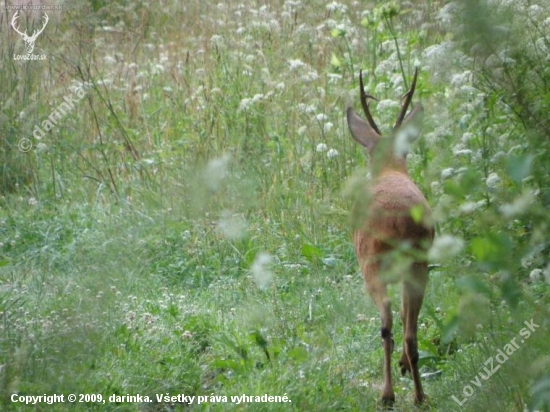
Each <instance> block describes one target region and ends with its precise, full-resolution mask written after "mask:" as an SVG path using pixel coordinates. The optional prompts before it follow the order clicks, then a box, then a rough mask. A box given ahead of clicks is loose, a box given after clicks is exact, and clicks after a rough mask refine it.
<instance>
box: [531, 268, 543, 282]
mask: <svg viewBox="0 0 550 412" xmlns="http://www.w3.org/2000/svg"><path fill="white" fill-rule="evenodd" d="M543 276H544V272H543V271H542V269H533V270H532V271H531V273H529V279H531V280H533V281H537V280H542V278H543Z"/></svg>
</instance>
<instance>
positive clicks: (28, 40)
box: [11, 10, 50, 54]
mask: <svg viewBox="0 0 550 412" xmlns="http://www.w3.org/2000/svg"><path fill="white" fill-rule="evenodd" d="M18 17H19V10H17V11H16V12H15V14H14V15H13V18H12V19H11V27H13V29H14V30H15V31H16V32H17V33H19V34H20V35H21V37H22V38H23V40H24V41H25V43H27V46H26V48H27V54H31V53H32V51H33V50H34V42H36V38H37V37H38V35H39V34H40V33H42V32H43V31H44V29H45V28H46V24H48V21H49V20H50V18H49V17H48V15H47V14H46V13H44V25H43V26H42V28H41V29H40V30H35V31H34V32H33V33H32V36H29V35H28V34H27V30H25V31H24V32H21V31H20V30H19V26H17V27H16V26H15V25H16V23H17V18H18Z"/></svg>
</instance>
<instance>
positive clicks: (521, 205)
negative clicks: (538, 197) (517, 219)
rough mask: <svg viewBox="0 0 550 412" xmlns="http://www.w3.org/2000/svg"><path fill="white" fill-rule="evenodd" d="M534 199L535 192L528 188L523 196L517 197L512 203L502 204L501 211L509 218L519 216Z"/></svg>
mask: <svg viewBox="0 0 550 412" xmlns="http://www.w3.org/2000/svg"><path fill="white" fill-rule="evenodd" d="M534 201H535V194H534V193H533V192H532V191H530V190H528V191H526V192H525V193H523V194H522V195H521V196H519V197H517V198H515V199H514V201H513V202H512V203H507V204H505V205H502V206H501V207H500V212H501V213H502V214H503V215H504V217H507V218H511V217H514V216H518V215H521V214H523V213H525V212H526V211H527V210H528V209H529V206H531V205H532V204H533V202H534Z"/></svg>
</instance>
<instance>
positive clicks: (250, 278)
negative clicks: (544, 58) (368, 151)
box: [0, 0, 549, 411]
mask: <svg viewBox="0 0 550 412" xmlns="http://www.w3.org/2000/svg"><path fill="white" fill-rule="evenodd" d="M493 3H494V2H493ZM471 7H474V6H471ZM491 7H497V6H495V5H491ZM517 7H518V9H517V10H516V12H517V13H524V14H523V15H524V16H526V18H527V20H526V21H531V20H529V19H528V17H529V16H530V15H529V14H528V13H530V10H531V9H529V8H526V7H523V6H521V5H520V6H517ZM522 7H523V8H522ZM541 7H542V6H541ZM3 10H4V9H3ZM499 10H500V9H499ZM461 12H462V10H461V9H460V7H458V5H456V4H455V3H451V4H450V5H449V4H448V5H443V4H442V3H441V2H437V1H435V2H434V1H430V2H421V1H415V2H409V3H407V4H403V5H402V6H401V7H399V6H398V5H397V4H379V5H378V4H374V3H372V4H371V3H368V2H367V3H354V2H342V3H337V2H333V3H330V4H326V3H323V2H308V3H305V2H291V1H286V2H282V1H272V2H267V3H265V4H264V3H263V2H248V3H246V4H236V3H231V2H226V3H223V2H221V3H217V2H210V1H187V2H172V1H161V2H157V3H154V4H152V3H150V2H141V1H138V2H126V1H116V2H112V3H108V2H102V1H84V0H78V1H75V2H71V3H70V4H63V10H62V11H51V12H49V15H50V22H49V24H48V26H47V28H46V30H45V32H44V33H43V34H42V35H41V36H40V37H39V38H38V40H37V43H36V48H35V53H46V54H47V56H48V58H47V60H46V61H41V62H37V61H28V62H25V61H14V60H13V58H12V55H13V54H14V53H21V52H22V48H23V42H22V40H21V38H20V37H19V36H18V35H17V34H16V33H14V32H13V30H12V29H11V27H10V26H9V23H10V21H11V16H12V13H13V12H12V11H7V10H6V11H4V12H3V13H2V18H1V22H2V24H1V30H2V38H3V39H6V40H5V41H3V42H2V43H1V45H0V54H1V56H2V59H1V60H0V64H1V66H0V70H1V73H2V79H3V81H2V83H1V84H0V93H1V94H0V101H1V102H2V105H1V109H0V136H1V137H2V141H1V144H0V148H1V149H0V150H1V152H0V157H1V159H2V165H3V168H2V179H1V180H0V185H1V186H0V190H1V194H2V198H1V200H0V233H1V234H2V238H0V242H1V246H0V264H1V267H0V319H1V326H0V327H1V328H2V331H1V333H0V365H2V367H1V369H0V382H1V385H0V388H1V390H0V391H1V395H2V402H3V408H4V409H5V410H43V409H45V408H46V405H44V404H40V405H34V406H31V405H29V406H24V405H21V404H19V403H13V402H11V400H10V397H11V395H12V394H13V393H18V394H21V395H40V394H44V393H46V394H53V393H64V394H65V395H67V394H69V393H76V394H80V393H82V394H85V393H88V394H101V395H102V396H103V398H104V399H107V398H108V397H109V396H111V395H119V396H122V395H127V394H129V395H135V394H138V393H139V394H141V395H148V396H150V397H151V399H152V400H155V401H154V402H151V403H148V404H138V403H122V402H118V403H117V402H109V401H107V402H106V403H93V402H89V403H85V404H78V405H75V408H77V409H82V410H90V409H92V410H119V409H120V410H171V409H173V410H185V409H188V408H189V409H195V410H226V409H242V408H244V409H247V408H248V409H250V410H287V409H290V408H289V406H291V408H293V409H296V410H338V409H340V410H376V408H377V398H378V394H379V386H380V385H381V373H380V372H381V362H382V348H381V345H380V339H379V320H378V315H377V312H376V310H375V308H374V306H373V305H372V304H371V303H370V301H368V300H367V299H366V297H365V295H364V293H363V283H362V279H361V277H360V275H359V273H358V270H357V266H356V262H355V257H354V255H353V249H352V247H351V242H350V239H349V218H348V211H349V208H350V204H349V203H350V201H349V199H347V198H346V197H345V196H343V195H342V191H343V189H344V187H345V186H346V182H347V179H348V178H350V177H352V176H354V179H355V178H357V177H359V178H361V179H362V178H364V175H365V174H366V171H365V167H366V161H365V158H364V155H363V153H362V151H361V150H359V149H358V148H357V147H356V145H355V144H354V143H353V140H352V139H351V138H350V136H349V134H348V131H347V126H346V124H345V122H344V116H343V113H344V109H345V107H346V106H347V105H354V104H355V103H356V102H357V100H358V93H357V87H358V85H357V73H358V72H359V70H360V69H363V70H364V72H365V77H366V79H367V84H366V87H367V88H368V90H369V91H370V92H371V93H372V94H374V95H376V96H377V97H378V98H379V99H380V101H379V102H378V103H377V105H376V106H374V108H375V109H374V110H375V111H376V116H377V118H378V119H379V121H378V123H380V124H382V125H384V126H385V129H384V130H383V131H386V132H387V131H389V128H390V126H391V125H392V124H393V121H394V118H395V115H396V112H397V108H396V107H397V102H398V101H399V97H400V96H401V95H402V93H403V92H404V91H405V90H406V82H407V81H408V76H410V75H411V73H412V72H413V70H414V67H415V66H420V68H421V71H420V78H419V89H418V91H417V96H418V99H419V100H421V101H422V103H423V104H424V106H425V108H426V113H427V125H426V130H425V133H424V138H423V139H422V140H421V141H420V142H418V143H417V144H416V146H415V147H414V151H413V152H412V153H411V154H410V157H409V168H410V174H411V176H412V177H413V179H414V180H415V181H416V182H418V184H419V186H421V187H422V188H423V191H424V192H425V193H426V194H427V197H428V200H429V203H430V204H431V205H432V206H433V209H434V212H435V214H436V216H437V218H438V240H436V247H434V249H433V250H432V251H431V256H432V258H433V260H434V263H438V264H439V266H438V267H436V268H435V269H434V270H432V272H431V280H430V284H429V286H428V296H427V298H426V302H425V306H424V309H423V311H422V313H421V331H420V333H419V339H420V350H421V351H422V356H421V358H422V359H421V364H422V368H423V369H422V372H423V376H424V380H425V386H426V388H425V391H426V392H427V394H428V396H429V397H430V405H431V406H428V407H427V409H433V410H479V409H486V410H496V408H498V409H500V410H523V408H525V407H528V406H529V407H532V408H533V409H535V408H538V409H539V410H547V409H548V405H549V400H548V398H547V395H546V393H547V392H546V390H545V388H546V385H547V384H548V374H547V370H548V358H547V355H545V353H546V352H545V351H547V343H546V342H547V340H548V332H547V329H548V321H547V317H548V309H547V307H548V303H549V295H548V279H549V278H548V277H549V275H548V267H547V265H548V261H547V257H546V255H547V253H546V252H547V249H548V245H547V241H546V239H545V233H546V228H547V226H548V218H547V217H546V215H545V213H544V208H545V206H546V205H547V197H546V194H545V193H546V191H547V190H548V187H549V184H548V179H547V176H545V175H544V170H545V167H546V166H545V163H544V162H543V161H542V160H543V159H544V155H545V154H546V153H547V149H546V148H547V145H546V143H544V144H542V145H537V143H536V142H537V141H539V140H537V139H540V140H541V141H543V140H544V139H545V136H544V135H543V131H544V130H545V129H544V127H545V126H544V124H543V123H540V121H538V120H533V118H534V117H533V113H542V111H540V112H534V110H535V109H537V110H538V109H539V106H537V105H534V106H533V105H529V106H527V107H526V108H525V110H523V111H522V110H520V109H522V106H521V102H519V103H518V104H519V106H514V107H512V104H511V103H510V101H509V98H512V97H513V96H515V95H514V94H513V89H512V90H511V91H510V94H506V93H508V90H506V93H505V92H504V91H503V92H502V93H500V92H499V90H503V89H502V87H501V85H500V83H499V82H500V81H501V78H500V77H498V78H493V79H492V81H489V80H491V77H488V74H490V73H491V71H489V70H488V67H489V66H486V65H484V64H481V63H480V61H479V60H476V58H475V56H472V55H470V54H469V53H470V51H471V50H478V49H475V48H472V47H470V46H471V45H469V44H467V43H468V42H467V40H468V38H467V37H462V38H463V39H464V44H458V42H457V41H455V40H456V38H455V37H453V36H458V33H459V31H458V30H459V29H460V28H463V27H464V26H460V23H461V20H460V19H461V16H463V15H462V14H461ZM23 14H24V16H23V17H22V18H21V24H22V25H23V27H25V25H26V26H27V27H28V28H29V30H30V29H31V28H32V26H33V24H35V25H36V24H39V23H40V19H41V15H42V14H41V12H35V13H31V12H28V13H23ZM481 17H483V16H481V15H480V18H481ZM26 19H28V20H26ZM501 23H502V25H506V24H508V23H509V21H508V20H504V18H503V20H502V22H501ZM532 23H533V24H532V25H528V26H527V27H528V31H527V34H518V37H517V38H521V39H523V41H524V42H525V44H531V43H533V42H534V43H533V44H539V43H541V44H545V40H547V39H548V34H547V26H546V25H545V23H544V22H539V21H535V20H533V21H532ZM456 27H458V29H456V30H455V28H456ZM510 27H517V26H512V25H511V23H510ZM536 33H538V35H537V36H538V37H537V38H536V39H532V38H531V37H530V36H529V34H532V35H533V36H534V35H535V34H536ZM538 38H542V39H543V40H542V41H539V40H538ZM537 42H538V43H537ZM505 45H506V44H505V43H504V44H503V45H499V47H502V48H505ZM459 46H462V48H460V47H459ZM466 46H469V47H466ZM540 47H542V46H540ZM537 50H538V49H537ZM498 52H499V50H497V51H496V53H497V55H498ZM518 53H519V51H518ZM537 53H538V52H537ZM526 56H527V57H529V56H528V55H526ZM537 56H538V55H537ZM485 57H486V60H488V56H485ZM527 57H526V60H525V62H524V63H522V64H524V65H527V64H536V59H534V58H530V59H527ZM486 60H484V61H483V62H484V63H486ZM516 60H518V59H516ZM499 62H500V63H501V64H502V62H501V61H499V60H496V63H495V62H494V61H493V64H496V65H497V66H498V64H499ZM489 63H490V61H489ZM504 63H506V64H509V62H507V61H505V62H504ZM491 67H492V66H491ZM517 67H518V69H517V72H520V69H521V67H523V66H521V67H520V66H517ZM537 67H538V66H537ZM505 68H506V69H508V70H512V69H510V68H509V66H505ZM497 69H498V67H496V68H495V69H494V70H497ZM541 70H542V69H541ZM493 73H497V74H499V73H500V72H498V71H494V72H493ZM513 73H516V72H515V71H513ZM537 73H539V74H540V73H542V74H543V73H544V71H542V72H537ZM542 74H541V76H542ZM537 79H539V78H537ZM537 81H539V80H537ZM540 83H541V84H545V83H544V77H540ZM487 85H488V86H489V89H490V90H492V92H490V91H489V89H487V88H485V86H487ZM79 90H83V91H84V97H83V98H82V99H80V100H78V101H77V102H76V103H75V107H74V109H73V110H72V111H71V112H70V113H68V114H67V115H66V116H63V118H62V119H60V120H59V122H58V124H57V125H55V127H53V128H52V130H51V131H50V132H46V133H45V135H44V137H42V138H41V139H40V140H38V139H36V138H35V137H34V136H33V130H34V128H35V125H41V124H42V121H44V120H45V119H46V118H47V117H48V116H49V115H50V114H51V113H52V110H54V109H55V108H56V107H58V106H59V105H60V104H61V103H62V102H63V101H64V97H68V96H74V95H75V94H76V93H78V91H79ZM522 90H523V89H522ZM539 91H541V93H542V90H541V89H540V87H539V88H536V87H532V88H526V89H525V90H524V92H525V93H527V97H525V98H524V100H527V101H535V100H536V99H542V100H540V101H542V102H543V103H544V104H546V102H547V101H546V100H547V98H546V94H545V93H542V94H540V95H539V94H538V92H539ZM544 104H543V105H542V106H541V107H546V106H544ZM541 110H542V109H541ZM515 115H518V116H517V117H515ZM530 116H531V117H530ZM535 119H540V115H539V117H535ZM532 121H534V123H535V125H537V124H538V125H540V126H541V128H537V127H530V126H531V122H532ZM526 130H527V131H528V132H529V133H531V134H530V135H529V136H536V137H533V138H532V140H529V142H531V143H529V144H524V143H525V140H524V134H525V132H526ZM23 137H26V138H28V139H29V140H30V141H31V142H32V144H33V148H32V149H31V150H30V151H28V152H26V153H23V152H22V151H21V150H19V148H18V143H19V141H20V139H21V138H23ZM535 150H538V152H536V153H535V152H534V151H535ZM398 292H399V291H398V290H395V291H394V290H392V294H394V295H395V298H396V299H398V296H399V293H398ZM397 318H398V316H396V319H397ZM531 318H533V319H534V320H535V323H537V324H540V325H541V327H540V329H538V330H537V331H536V332H534V333H533V334H532V336H531V337H530V338H529V339H528V340H526V341H525V343H523V344H522V345H521V347H520V349H518V351H517V352H516V353H514V354H513V355H512V356H510V359H509V360H508V361H507V362H506V363H505V364H503V365H502V367H501V369H500V371H499V372H498V373H497V374H495V375H494V376H492V377H491V378H490V379H488V380H487V381H483V384H482V385H481V386H480V387H479V388H478V387H477V386H475V387H474V389H475V393H474V394H473V395H472V396H471V397H469V398H468V399H467V401H466V402H465V403H464V404H463V405H462V406H459V405H458V403H457V402H455V400H453V398H452V396H453V395H454V396H455V397H457V398H458V399H462V398H464V394H463V388H464V386H465V385H472V384H471V383H470V380H472V379H475V377H476V375H477V374H478V371H479V370H480V369H482V367H483V364H484V362H485V361H486V359H487V358H488V357H490V356H495V355H496V354H497V350H498V349H501V348H502V347H503V346H504V345H505V344H506V343H507V342H509V341H510V339H512V338H513V337H514V336H517V333H518V332H519V330H520V329H521V327H523V326H521V325H523V322H524V321H528V320H530V319H531ZM395 329H396V331H395V334H396V341H397V342H400V341H401V339H400V331H399V329H400V327H399V325H396V328H395ZM396 347H397V348H396V351H399V350H400V348H399V345H396ZM396 376H397V375H396ZM411 385H412V381H411V380H410V379H408V378H407V377H405V378H402V379H400V380H398V385H397V388H396V392H397V395H398V402H397V405H396V407H397V408H398V409H400V410H409V409H412V402H411V399H410V393H411V388H412V386H411ZM510 388H512V390H510ZM183 393H185V394H186V395H189V396H199V395H201V396H203V395H204V396H210V395H211V394H215V395H218V396H228V397H229V396H231V395H242V394H247V395H263V394H264V393H267V394H269V395H280V396H282V395H283V394H286V395H287V396H288V398H290V399H291V400H292V403H291V404H277V403H272V404H243V405H244V406H243V405H240V406H237V405H233V404H231V403H230V402H228V403H216V402H206V403H204V404H202V405H199V406H197V405H195V404H194V405H191V406H185V405H183V404H178V403H177V402H168V403H157V402H156V397H155V394H163V395H166V394H170V395H177V394H183ZM544 408H546V409H544ZM66 409H67V404H56V405H51V406H48V410H60V411H61V410H66Z"/></svg>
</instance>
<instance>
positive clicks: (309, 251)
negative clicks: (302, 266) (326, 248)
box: [302, 243, 323, 262]
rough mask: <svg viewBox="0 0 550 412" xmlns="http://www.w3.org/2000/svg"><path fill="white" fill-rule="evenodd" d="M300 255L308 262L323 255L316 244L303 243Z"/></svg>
mask: <svg viewBox="0 0 550 412" xmlns="http://www.w3.org/2000/svg"><path fill="white" fill-rule="evenodd" d="M302 255H303V256H304V257H305V258H306V259H307V260H309V261H310V262H313V261H314V260H317V259H319V258H320V257H321V256H323V252H321V250H320V249H319V248H318V247H317V246H313V245H310V244H309V243H304V244H303V245H302Z"/></svg>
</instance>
